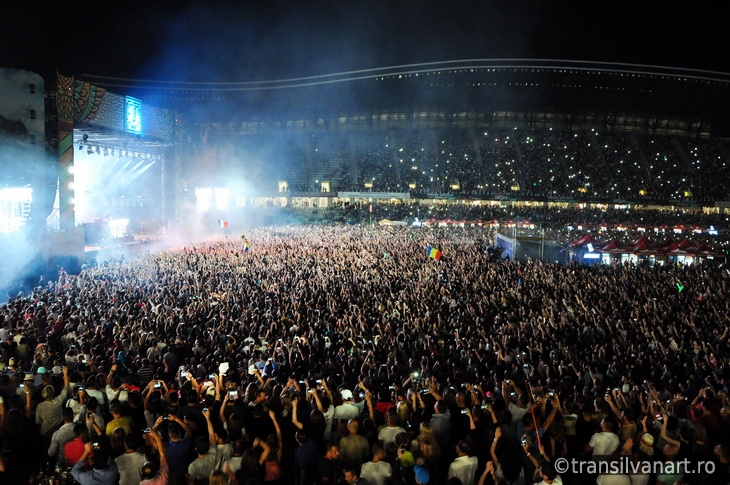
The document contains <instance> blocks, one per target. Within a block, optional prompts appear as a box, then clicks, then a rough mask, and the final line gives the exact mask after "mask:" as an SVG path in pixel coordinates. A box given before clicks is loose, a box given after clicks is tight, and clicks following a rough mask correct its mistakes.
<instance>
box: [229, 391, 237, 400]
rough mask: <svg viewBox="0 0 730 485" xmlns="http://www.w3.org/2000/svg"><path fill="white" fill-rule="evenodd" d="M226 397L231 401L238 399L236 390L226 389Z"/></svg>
mask: <svg viewBox="0 0 730 485" xmlns="http://www.w3.org/2000/svg"><path fill="white" fill-rule="evenodd" d="M228 399H229V400H231V401H233V400H234V399H238V391H228Z"/></svg>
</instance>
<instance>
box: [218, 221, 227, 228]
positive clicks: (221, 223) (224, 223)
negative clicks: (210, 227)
mask: <svg viewBox="0 0 730 485" xmlns="http://www.w3.org/2000/svg"><path fill="white" fill-rule="evenodd" d="M218 227H222V228H223V229H227V228H228V221H222V220H220V219H218Z"/></svg>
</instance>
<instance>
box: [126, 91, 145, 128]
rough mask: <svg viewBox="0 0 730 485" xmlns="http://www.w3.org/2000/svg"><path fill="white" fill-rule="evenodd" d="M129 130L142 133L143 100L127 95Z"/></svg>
mask: <svg viewBox="0 0 730 485" xmlns="http://www.w3.org/2000/svg"><path fill="white" fill-rule="evenodd" d="M126 99H127V116H126V120H127V131H128V132H130V133H137V134H139V133H142V101H140V100H139V99H136V98H132V97H131V96H127V98H126Z"/></svg>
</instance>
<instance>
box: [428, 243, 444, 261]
mask: <svg viewBox="0 0 730 485" xmlns="http://www.w3.org/2000/svg"><path fill="white" fill-rule="evenodd" d="M426 252H427V253H428V257H429V258H431V259H435V260H437V261H438V260H439V259H441V255H442V253H441V251H440V250H438V249H436V248H433V247H431V246H428V247H427V248H426Z"/></svg>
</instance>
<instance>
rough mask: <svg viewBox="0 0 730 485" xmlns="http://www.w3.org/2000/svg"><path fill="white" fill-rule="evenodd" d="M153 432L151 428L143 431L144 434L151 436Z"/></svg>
mask: <svg viewBox="0 0 730 485" xmlns="http://www.w3.org/2000/svg"><path fill="white" fill-rule="evenodd" d="M151 431H152V430H151V429H150V428H145V429H144V431H142V432H143V433H144V434H150V432H151Z"/></svg>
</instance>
